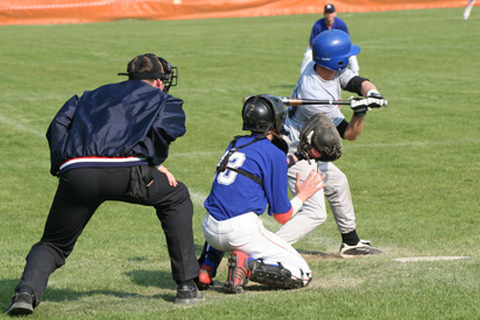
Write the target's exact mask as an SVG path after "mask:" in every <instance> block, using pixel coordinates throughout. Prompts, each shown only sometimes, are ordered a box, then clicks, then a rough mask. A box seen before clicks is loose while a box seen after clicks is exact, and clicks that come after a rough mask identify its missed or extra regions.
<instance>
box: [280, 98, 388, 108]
mask: <svg viewBox="0 0 480 320" xmlns="http://www.w3.org/2000/svg"><path fill="white" fill-rule="evenodd" d="M279 98H280V100H282V102H283V104H284V105H286V106H301V105H311V104H320V105H344V106H351V107H352V106H355V105H356V104H362V102H361V101H362V100H367V99H369V98H364V99H360V100H355V99H349V100H312V99H294V98H287V97H279ZM387 104H388V101H387V100H385V99H382V100H380V107H386V106H387Z"/></svg>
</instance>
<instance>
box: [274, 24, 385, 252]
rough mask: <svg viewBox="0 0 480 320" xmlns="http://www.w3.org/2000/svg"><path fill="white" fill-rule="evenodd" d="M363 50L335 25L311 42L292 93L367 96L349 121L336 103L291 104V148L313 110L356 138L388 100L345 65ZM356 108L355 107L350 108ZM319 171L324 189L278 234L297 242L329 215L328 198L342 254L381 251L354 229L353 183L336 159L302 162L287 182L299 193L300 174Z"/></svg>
mask: <svg viewBox="0 0 480 320" xmlns="http://www.w3.org/2000/svg"><path fill="white" fill-rule="evenodd" d="M359 53H360V47H358V46H357V45H354V44H352V43H351V40H350V37H349V36H348V34H347V33H345V32H343V31H341V30H336V29H331V30H328V31H324V32H322V33H320V34H319V35H318V36H317V37H316V38H315V40H314V41H313V61H312V62H310V64H308V65H307V67H306V69H305V72H304V73H303V74H302V76H301V77H300V79H299V80H298V82H297V85H296V87H295V89H294V90H293V93H292V98H298V99H312V100H341V98H342V90H345V91H349V92H353V93H357V94H358V95H361V96H364V97H366V98H367V99H365V100H364V101H366V103H365V104H364V105H359V106H357V107H355V109H354V110H353V115H352V118H351V120H350V122H348V121H347V120H346V119H345V116H344V115H343V114H342V112H341V111H340V109H339V107H338V106H337V105H302V106H298V107H290V109H289V112H288V116H287V119H286V121H285V128H286V130H287V131H288V132H289V134H288V135H286V136H284V138H285V140H286V141H287V142H288V143H289V147H290V149H291V150H295V149H296V148H297V145H298V144H299V137H300V134H299V130H298V128H302V127H303V125H304V123H305V122H306V121H307V120H308V119H309V118H310V117H311V116H312V115H314V114H318V113H324V114H326V115H327V116H329V117H330V118H331V119H332V121H333V123H334V125H335V126H336V127H337V129H338V131H339V133H340V136H341V137H342V138H343V139H346V140H349V141H354V140H356V139H357V138H358V136H359V135H360V134H361V132H362V131H363V128H364V123H365V115H366V113H367V111H368V110H369V109H370V108H379V107H380V106H382V105H384V103H385V100H384V99H383V97H382V96H381V95H380V93H379V92H378V90H377V88H376V86H375V85H374V84H373V83H372V82H370V81H369V80H368V79H365V78H362V77H360V76H356V75H355V74H354V73H353V72H352V71H351V70H349V69H347V66H348V63H349V57H351V56H353V55H357V54H359ZM352 109H353V108H352ZM317 168H318V170H321V171H322V172H324V173H325V174H326V176H327V178H326V180H325V181H326V186H325V188H324V189H323V190H321V191H320V192H318V193H317V194H315V195H314V196H312V197H311V198H310V199H308V200H307V201H306V202H305V203H304V205H303V207H302V209H301V210H300V211H299V212H298V214H297V215H296V216H295V217H293V218H292V219H291V220H290V221H289V222H288V223H286V224H285V225H284V226H283V227H282V228H281V229H280V230H279V231H278V232H277V233H276V234H277V235H278V236H280V237H281V238H283V239H285V240H286V241H287V242H288V243H290V244H293V243H295V242H296V241H298V240H299V239H301V238H302V237H304V236H305V235H306V234H308V233H309V232H311V231H312V230H314V229H315V228H316V227H317V226H319V225H321V224H322V223H323V222H324V221H325V219H326V208H325V198H324V195H325V196H326V197H327V199H328V202H329V203H330V207H331V209H332V212H333V216H334V218H335V221H336V223H337V226H338V229H339V231H340V233H341V235H342V244H341V247H340V255H341V256H342V257H352V256H357V255H365V254H376V253H380V252H381V251H380V250H379V249H377V248H375V247H373V246H372V245H371V243H370V242H369V241H366V240H361V239H360V238H359V236H358V234H357V231H356V223H355V212H354V209H353V203H352V198H351V194H350V187H349V183H348V180H347V177H346V176H345V174H344V173H343V172H342V171H340V169H339V168H338V167H337V166H336V165H335V164H333V163H332V162H317V163H310V162H307V161H299V162H297V163H296V164H295V165H294V166H292V167H290V169H289V171H288V175H289V187H290V191H292V192H293V194H295V181H296V176H297V174H300V175H301V177H302V178H305V177H307V176H308V174H309V173H310V171H312V170H313V169H317Z"/></svg>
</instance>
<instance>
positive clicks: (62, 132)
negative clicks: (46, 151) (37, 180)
mask: <svg viewBox="0 0 480 320" xmlns="http://www.w3.org/2000/svg"><path fill="white" fill-rule="evenodd" d="M79 100H80V99H79V98H78V96H77V95H74V96H73V97H71V98H70V99H69V100H68V101H67V102H65V104H64V105H63V107H62V108H61V109H60V110H59V111H58V113H57V114H56V115H55V117H54V118H53V120H52V122H51V123H50V126H49V127H48V130H47V134H46V136H47V140H48V145H49V147H50V161H51V167H50V173H51V174H52V175H54V176H55V175H56V174H57V173H58V171H59V167H60V161H61V159H63V158H62V156H61V153H62V151H63V149H62V146H63V144H64V142H65V139H67V137H68V132H69V130H70V126H71V124H72V119H73V115H74V114H75V111H76V110H77V106H78V103H79Z"/></svg>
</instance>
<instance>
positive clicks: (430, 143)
mask: <svg viewBox="0 0 480 320" xmlns="http://www.w3.org/2000/svg"><path fill="white" fill-rule="evenodd" d="M479 142H480V139H468V138H467V139H457V140H439V141H410V142H400V143H367V144H358V143H357V144H349V145H346V146H344V149H345V150H348V149H364V148H405V147H406V148H408V147H427V146H436V145H448V144H461V143H479ZM223 153H224V150H222V151H198V152H177V153H173V154H171V155H170V156H169V157H172V158H175V157H202V156H205V157H208V156H213V155H222V154H223Z"/></svg>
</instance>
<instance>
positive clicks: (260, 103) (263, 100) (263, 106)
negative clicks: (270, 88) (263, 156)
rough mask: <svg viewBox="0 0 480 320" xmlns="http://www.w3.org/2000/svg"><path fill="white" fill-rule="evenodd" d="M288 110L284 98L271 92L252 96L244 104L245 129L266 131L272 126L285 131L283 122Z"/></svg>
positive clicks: (279, 130) (281, 131) (279, 131)
mask: <svg viewBox="0 0 480 320" xmlns="http://www.w3.org/2000/svg"><path fill="white" fill-rule="evenodd" d="M286 115H287V111H286V109H285V107H284V106H283V102H282V100H280V98H278V97H276V96H272V95H270V94H260V95H256V96H250V97H248V98H247V100H246V101H245V102H244V104H243V108H242V119H243V128H242V129H243V130H250V131H252V132H254V133H265V132H267V131H268V130H269V129H270V128H275V129H277V131H278V133H280V134H282V133H283V124H284V123H285V117H286Z"/></svg>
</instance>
